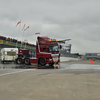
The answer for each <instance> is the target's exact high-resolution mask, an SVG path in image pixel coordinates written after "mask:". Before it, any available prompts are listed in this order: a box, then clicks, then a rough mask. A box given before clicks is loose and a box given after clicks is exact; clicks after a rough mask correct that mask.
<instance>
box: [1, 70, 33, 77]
mask: <svg viewBox="0 0 100 100" xmlns="http://www.w3.org/2000/svg"><path fill="white" fill-rule="evenodd" d="M29 70H33V69H25V70H21V71H16V72H11V73H5V74H0V76H5V75H10V74H15V73H20V72H25V71H29ZM34 70H35V69H34Z"/></svg>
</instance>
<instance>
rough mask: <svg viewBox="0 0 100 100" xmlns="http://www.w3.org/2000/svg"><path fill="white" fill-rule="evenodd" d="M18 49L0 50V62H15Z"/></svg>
mask: <svg viewBox="0 0 100 100" xmlns="http://www.w3.org/2000/svg"><path fill="white" fill-rule="evenodd" d="M17 54H18V48H2V49H1V62H2V63H4V62H15V59H16V58H17V56H18V55H17Z"/></svg>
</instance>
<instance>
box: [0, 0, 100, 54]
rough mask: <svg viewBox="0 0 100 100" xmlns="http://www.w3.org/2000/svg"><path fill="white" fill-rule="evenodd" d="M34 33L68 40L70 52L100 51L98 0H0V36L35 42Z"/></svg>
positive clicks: (99, 11)
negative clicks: (70, 45)
mask: <svg viewBox="0 0 100 100" xmlns="http://www.w3.org/2000/svg"><path fill="white" fill-rule="evenodd" d="M20 20H21V24H19V25H18V26H17V27H15V26H16V24H17V22H19V21H20ZM24 24H26V26H25V28H26V27H27V26H30V27H29V29H27V30H26V31H24V36H23V31H22V28H23V25H24ZM19 26H20V31H19ZM18 32H19V37H18ZM36 32H40V36H48V37H50V38H56V39H71V40H70V41H69V42H68V43H69V44H72V49H71V52H72V53H77V52H78V53H87V52H91V53H95V52H99V53H100V0H0V35H2V36H6V37H11V38H16V39H17V38H18V39H19V40H22V36H23V40H24V39H27V40H28V42H30V43H33V44H35V41H36V37H37V35H35V33H36ZM27 34H28V36H27Z"/></svg>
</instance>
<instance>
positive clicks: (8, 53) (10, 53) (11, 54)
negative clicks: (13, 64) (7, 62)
mask: <svg viewBox="0 0 100 100" xmlns="http://www.w3.org/2000/svg"><path fill="white" fill-rule="evenodd" d="M7 55H9V56H15V55H16V52H7Z"/></svg>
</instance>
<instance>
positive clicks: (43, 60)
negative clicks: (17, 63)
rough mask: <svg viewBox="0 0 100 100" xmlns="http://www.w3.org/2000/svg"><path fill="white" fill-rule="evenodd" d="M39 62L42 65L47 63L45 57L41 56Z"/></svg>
mask: <svg viewBox="0 0 100 100" xmlns="http://www.w3.org/2000/svg"><path fill="white" fill-rule="evenodd" d="M39 64H41V66H45V65H46V63H45V59H44V58H40V59H39Z"/></svg>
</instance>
